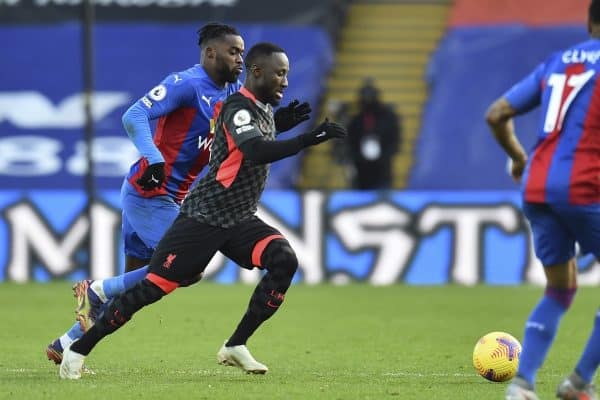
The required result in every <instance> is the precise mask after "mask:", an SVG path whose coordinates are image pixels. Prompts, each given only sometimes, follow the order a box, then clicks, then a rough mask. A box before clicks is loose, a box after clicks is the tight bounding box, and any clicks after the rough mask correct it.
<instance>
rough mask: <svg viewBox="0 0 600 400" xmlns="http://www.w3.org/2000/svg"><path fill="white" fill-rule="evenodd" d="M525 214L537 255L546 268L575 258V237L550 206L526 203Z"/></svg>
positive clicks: (524, 205)
mask: <svg viewBox="0 0 600 400" xmlns="http://www.w3.org/2000/svg"><path fill="white" fill-rule="evenodd" d="M523 212H524V213H525V216H526V217H527V219H528V220H529V223H530V226H531V232H532V233H533V244H534V247H535V254H536V256H537V257H538V258H539V259H540V261H541V262H542V264H543V265H544V267H549V266H553V265H559V264H564V263H566V262H568V261H569V260H570V259H571V258H573V257H574V256H575V237H574V236H573V235H572V234H571V231H570V229H569V227H568V226H567V225H565V224H564V222H563V221H562V218H561V216H560V215H558V214H557V213H556V212H555V211H553V210H552V208H551V207H550V206H548V205H547V204H536V203H524V204H523Z"/></svg>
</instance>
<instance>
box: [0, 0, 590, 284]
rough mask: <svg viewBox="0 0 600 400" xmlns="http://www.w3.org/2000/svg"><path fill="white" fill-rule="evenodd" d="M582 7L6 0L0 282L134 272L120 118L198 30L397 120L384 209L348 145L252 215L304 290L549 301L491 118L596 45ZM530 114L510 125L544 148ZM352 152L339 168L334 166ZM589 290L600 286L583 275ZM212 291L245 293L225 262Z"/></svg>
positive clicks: (285, 184) (311, 165)
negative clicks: (219, 32) (564, 52)
mask: <svg viewBox="0 0 600 400" xmlns="http://www.w3.org/2000/svg"><path fill="white" fill-rule="evenodd" d="M587 5H588V1H587V0H553V1H551V2H548V1H542V0H503V1H497V0H456V1H450V0H437V1H436V0H422V1H418V0H413V1H410V0H397V1H366V0H363V1H360V0H356V1H350V0H302V1H294V2H292V1H280V0H98V1H96V2H95V4H93V5H92V4H91V3H88V2H84V1H83V0H0V54H1V55H0V60H1V62H0V281H17V282H25V281H48V280H52V279H57V278H63V279H68V280H74V279H80V278H83V277H87V276H91V277H93V278H99V277H106V276H111V275H114V274H116V273H118V272H120V271H122V269H123V265H122V263H123V261H122V258H123V257H122V248H121V238H120V209H119V200H118V191H119V188H120V185H121V180H122V178H123V176H124V174H125V173H126V172H127V170H128V167H129V164H130V163H131V162H132V161H133V160H134V159H135V158H136V156H137V153H136V150H135V148H134V147H133V145H132V144H131V143H130V141H129V139H128V138H127V136H126V134H125V132H124V130H123V128H122V125H121V115H122V114H123V112H124V111H125V110H126V108H127V107H128V106H129V105H130V104H131V103H132V102H133V101H135V100H136V99H137V98H139V97H141V96H142V95H143V94H144V93H145V91H147V90H148V89H150V88H151V87H153V86H154V85H155V84H157V83H158V82H159V81H160V80H161V79H162V78H163V77H164V76H165V75H166V74H168V73H170V72H173V71H178V70H182V69H185V68H186V67H188V66H190V65H192V64H194V63H197V62H198V48H197V46H196V30H197V29H198V28H199V27H200V26H201V25H202V24H203V23H205V22H209V21H215V20H218V21H224V22H227V23H231V24H234V25H236V26H237V27H238V28H239V29H240V31H241V33H242V35H243V37H244V38H245V41H246V48H250V47H251V46H252V45H253V44H254V43H257V42H259V41H273V42H276V43H277V44H279V45H281V46H282V47H284V48H285V49H286V50H287V52H288V54H289V56H290V60H291V64H292V65H291V66H292V68H291V73H290V77H289V81H290V86H289V89H288V91H287V92H286V99H285V102H284V103H285V104H287V101H289V100H292V99H294V98H299V99H303V100H307V101H309V102H310V103H311V105H312V108H313V110H315V112H314V115H313V118H312V119H311V120H310V121H307V122H306V123H305V124H303V125H302V126H300V127H298V128H296V129H295V130H294V132H292V133H287V134H286V135H293V134H294V133H297V132H299V131H301V130H302V129H307V128H309V127H310V126H311V125H312V124H314V123H315V122H316V121H317V119H320V118H322V117H324V116H327V115H329V116H331V117H334V118H336V117H337V118H341V116H340V115H331V114H332V113H336V112H339V109H340V105H344V106H345V107H346V108H345V109H346V111H347V112H348V113H353V112H354V111H355V110H356V101H357V91H358V89H359V87H360V86H361V84H362V82H363V80H364V79H365V78H372V79H373V80H374V82H375V84H376V85H377V87H378V88H379V89H380V91H381V94H382V98H383V100H384V101H385V102H386V103H389V104H390V105H391V106H392V107H393V109H394V110H395V111H396V112H397V113H398V114H399V115H401V116H402V128H403V129H402V134H401V136H402V137H401V138H400V139H401V140H400V143H401V145H400V147H399V149H398V151H397V152H396V153H395V154H394V157H393V171H392V172H393V179H392V185H391V187H390V188H389V190H372V191H357V190H352V186H351V182H350V180H351V177H352V170H351V168H350V167H349V165H348V162H347V160H346V159H345V156H344V154H345V152H344V151H343V144H341V143H339V142H338V143H326V144H325V145H323V146H317V147H314V148H311V149H310V151H307V152H306V153H304V154H302V155H299V156H297V157H294V158H291V159H287V160H284V161H282V162H278V163H276V164H275V165H274V166H273V168H272V171H271V176H270V178H269V183H268V185H269V186H268V191H267V192H266V193H265V195H264V196H263V201H262V206H261V210H260V213H261V215H262V216H263V217H264V218H265V219H266V220H267V221H268V222H271V223H273V224H276V225H277V226H278V227H280V229H281V230H282V232H283V233H284V234H285V235H286V236H287V237H288V238H289V239H290V242H291V243H292V245H293V247H294V248H295V249H296V251H297V253H298V256H299V260H300V269H299V274H298V277H297V281H299V282H306V283H320V282H335V283H345V282H354V281H359V282H370V283H373V284H392V283H396V282H403V283H408V284H427V285H429V284H445V283H459V284H466V285H472V284H477V283H486V284H502V285H506V284H520V283H524V282H528V283H541V282H543V273H542V270H541V268H540V266H539V265H538V263H537V261H536V260H535V257H534V255H533V252H532V247H531V243H530V240H529V237H528V228H527V226H526V224H525V222H524V220H523V218H522V216H521V215H520V212H519V195H518V193H517V191H516V189H517V188H516V187H515V186H514V184H513V183H512V181H511V180H510V179H509V177H508V176H507V174H506V172H505V164H506V159H505V157H504V156H503V153H502V152H501V151H500V150H499V149H498V148H497V146H496V145H495V143H494V142H493V140H492V137H491V135H490V133H489V132H488V129H487V127H486V125H485V123H484V120H483V114H484V111H485V108H486V106H487V105H488V104H489V103H490V102H491V101H492V100H493V99H495V98H496V97H497V96H499V95H500V94H501V93H502V92H503V91H504V90H506V89H507V88H508V87H509V86H510V85H511V84H512V83H513V82H515V81H516V80H517V79H519V78H521V77H523V76H524V75H525V74H526V73H527V72H528V71H530V70H531V69H532V68H533V67H534V66H535V65H537V63H539V62H540V61H542V60H543V58H544V57H546V56H547V55H548V54H549V53H550V52H552V51H554V50H558V49H561V48H562V47H564V46H566V45H568V44H570V43H574V42H577V41H580V40H583V39H585V38H586V36H587V33H586V30H585V20H586V9H587ZM537 118H538V115H537V114H535V113H534V114H532V115H528V116H527V117H522V118H519V119H518V120H517V129H518V131H519V132H520V134H521V135H520V137H521V139H522V140H523V142H524V143H525V144H526V145H527V146H531V145H532V144H533V137H534V129H535V125H536V123H537ZM340 149H341V150H340ZM580 264H581V265H580V268H581V270H582V278H581V283H582V284H598V283H599V282H600V269H599V268H598V266H597V264H596V263H594V262H593V260H591V259H588V258H582V259H581V263H580ZM207 278H208V279H212V280H215V281H217V282H223V283H231V282H237V281H243V282H251V281H254V280H256V279H257V275H256V273H254V272H247V271H240V270H239V269H238V268H236V266H235V265H233V264H232V263H231V262H229V261H227V260H226V259H224V258H223V257H216V258H215V259H214V260H213V262H212V263H211V266H210V270H209V274H208V276H207Z"/></svg>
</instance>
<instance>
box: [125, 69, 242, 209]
mask: <svg viewBox="0 0 600 400" xmlns="http://www.w3.org/2000/svg"><path fill="white" fill-rule="evenodd" d="M240 87H241V83H240V82H239V81H238V82H236V83H233V84H226V85H225V87H219V86H217V85H216V84H215V83H214V82H213V80H212V79H211V78H210V77H209V76H208V75H207V74H206V71H205V70H204V68H202V66H201V65H198V64H197V65H194V66H193V67H191V68H188V69H187V70H185V71H182V72H177V73H173V74H170V75H169V76H167V77H166V78H165V79H164V80H163V81H162V82H161V83H160V84H159V85H158V86H156V87H155V88H153V89H152V90H150V91H149V92H148V93H147V94H146V95H145V96H144V97H142V98H141V99H139V100H138V104H140V105H141V106H142V108H143V109H144V110H147V114H148V117H149V119H156V118H158V122H157V125H156V130H155V132H154V136H153V137H154V143H155V144H156V146H157V147H158V150H159V151H160V152H161V154H162V155H163V158H164V160H165V183H164V184H163V185H162V187H160V188H157V189H155V190H151V191H144V190H142V189H141V188H140V187H139V185H138V184H137V183H136V181H137V179H139V178H140V176H142V174H143V173H144V171H145V170H146V167H147V166H148V160H147V159H145V158H144V157H142V158H140V159H139V160H138V161H137V162H135V163H134V164H133V165H132V167H131V169H130V171H129V174H128V175H127V180H128V181H129V183H131V184H132V185H133V187H134V188H135V189H136V191H137V192H138V193H139V194H140V195H141V196H143V197H153V196H158V195H165V194H166V195H169V196H171V197H173V198H174V199H175V201H176V202H178V203H180V202H181V201H183V198H184V197H185V195H186V194H187V192H188V190H189V187H190V185H191V184H192V182H193V181H194V179H195V178H196V177H197V176H198V174H199V173H200V171H201V170H202V168H204V166H205V165H206V164H207V163H208V159H209V156H210V145H211V143H212V140H213V132H214V124H215V120H216V117H217V115H218V113H219V111H220V108H221V105H222V102H223V100H224V99H225V98H226V97H227V96H229V95H230V94H232V93H235V92H237V91H238V90H239V88H240Z"/></svg>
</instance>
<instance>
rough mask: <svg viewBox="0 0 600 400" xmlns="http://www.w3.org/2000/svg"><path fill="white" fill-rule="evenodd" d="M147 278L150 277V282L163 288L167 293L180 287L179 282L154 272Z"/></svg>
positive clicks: (147, 276)
mask: <svg viewBox="0 0 600 400" xmlns="http://www.w3.org/2000/svg"><path fill="white" fill-rule="evenodd" d="M146 279H148V280H149V281H150V282H152V283H154V284H155V285H156V286H158V287H159V288H161V290H162V291H163V292H165V293H166V294H169V293H171V292H172V291H173V290H175V289H177V288H178V287H179V283H178V282H175V281H170V280H168V279H165V278H163V277H162V276H159V275H156V274H153V273H152V272H150V273H148V275H146Z"/></svg>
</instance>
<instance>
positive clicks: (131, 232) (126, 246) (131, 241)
mask: <svg viewBox="0 0 600 400" xmlns="http://www.w3.org/2000/svg"><path fill="white" fill-rule="evenodd" d="M121 235H122V236H123V250H124V252H125V255H126V256H131V257H135V258H139V259H141V260H149V259H150V257H152V253H153V252H154V249H153V248H151V247H148V246H146V243H144V241H143V240H142V239H140V237H139V236H138V234H137V232H136V231H135V229H133V226H132V225H131V223H130V222H129V217H128V216H127V213H126V212H125V211H123V214H122V218H121Z"/></svg>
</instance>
